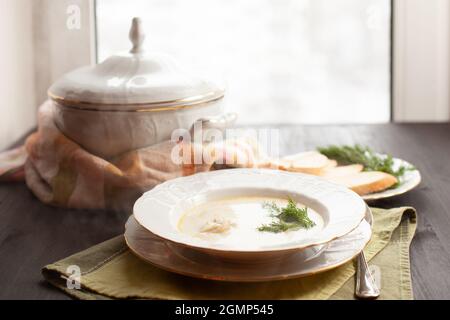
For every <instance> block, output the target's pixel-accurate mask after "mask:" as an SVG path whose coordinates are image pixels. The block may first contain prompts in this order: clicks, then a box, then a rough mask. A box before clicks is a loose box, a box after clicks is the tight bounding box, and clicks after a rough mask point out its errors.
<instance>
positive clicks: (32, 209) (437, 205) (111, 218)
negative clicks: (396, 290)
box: [0, 124, 450, 299]
mask: <svg viewBox="0 0 450 320" xmlns="http://www.w3.org/2000/svg"><path fill="white" fill-rule="evenodd" d="M274 128H279V129H280V139H281V153H282V154H288V153H294V152H298V151H302V150H309V149H313V148H315V147H316V146H318V145H325V144H353V143H361V144H365V145H369V146H371V147H372V148H373V149H375V150H379V151H382V152H387V153H391V154H393V155H395V156H397V157H400V158H403V159H406V160H409V161H411V162H413V163H414V164H415V165H416V166H417V167H418V168H419V169H420V171H421V172H422V177H423V182H422V184H421V185H420V186H419V187H418V188H417V189H415V190H414V191H412V192H410V193H408V194H405V195H403V196H400V197H398V198H395V199H391V200H384V201H379V202H377V203H375V205H376V206H379V207H386V208H389V207H397V206H406V205H407V206H413V207H415V208H416V209H417V211H418V214H419V224H418V230H417V233H416V236H415V238H414V240H413V242H412V245H411V264H412V266H411V267H412V280H413V286H414V294H415V297H416V299H450V276H449V274H450V163H449V161H450V124H388V125H352V126H274ZM127 216H128V214H127V213H115V212H103V211H76V210H67V209H61V208H53V207H49V206H45V205H43V204H42V203H40V202H39V201H38V200H37V199H36V198H35V197H34V196H33V195H32V193H31V192H30V191H29V190H28V189H27V188H26V186H25V184H24V183H1V184H0V299H68V297H67V296H66V295H64V294H63V293H61V292H59V291H58V290H56V289H54V288H52V287H50V286H49V285H48V284H46V283H45V282H44V281H43V280H42V276H41V273H40V270H41V268H42V267H43V266H44V265H46V264H48V263H52V262H54V261H56V260H59V259H61V258H64V257H66V256H68V255H71V254H73V253H76V252H78V251H80V250H83V249H86V248H88V247H90V246H92V245H94V244H96V243H99V242H101V241H104V240H107V239H109V238H111V237H114V236H116V235H119V234H120V233H122V232H123V225H124V222H125V220H126V218H127Z"/></svg>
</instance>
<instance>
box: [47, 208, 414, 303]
mask: <svg viewBox="0 0 450 320" xmlns="http://www.w3.org/2000/svg"><path fill="white" fill-rule="evenodd" d="M372 210H373V215H374V226H373V235H372V239H371V240H370V242H369V244H368V245H367V247H366V248H365V250H364V252H365V253H366V257H367V259H368V260H370V263H369V264H370V265H372V266H375V267H377V268H378V270H380V271H381V296H380V299H413V292H412V287H411V275H410V263H409V245H410V243H411V240H412V238H413V236H414V232H415V230H416V212H415V210H414V209H413V208H410V207H402V208H394V209H389V210H385V209H377V208H373V209H372ZM73 265H76V266H78V267H79V268H80V270H81V277H80V282H81V289H69V288H67V278H68V277H69V276H70V274H71V271H70V269H69V270H68V267H69V266H73ZM354 274H355V264H354V262H353V261H350V262H348V263H346V264H344V265H342V266H340V267H338V268H336V269H333V270H331V271H327V272H324V273H320V274H316V275H313V276H310V277H305V278H299V279H291V280H283V281H272V282H259V283H227V282H216V281H210V280H199V279H194V278H189V277H185V276H181V275H177V274H173V273H170V272H167V271H163V270H161V269H159V268H157V267H154V266H152V265H149V264H147V263H146V262H144V261H142V260H140V259H139V258H137V257H136V256H134V255H133V254H132V253H131V252H130V250H128V249H127V247H126V245H125V242H124V239H123V236H119V237H116V238H113V239H111V240H108V241H106V242H103V243H100V244H98V245H96V246H94V247H91V248H89V249H87V250H85V251H82V252H80V253H77V254H75V255H72V256H70V257H68V258H65V259H63V260H60V261H58V262H56V263H54V264H50V265H47V266H46V267H44V268H43V275H44V277H45V278H46V279H47V280H48V281H49V282H50V283H52V284H53V285H55V286H56V287H58V288H60V289H61V290H63V291H65V292H66V293H68V294H69V295H71V296H73V297H76V298H79V299H124V298H133V299H330V298H331V299H354V286H355V280H354V278H355V277H354Z"/></svg>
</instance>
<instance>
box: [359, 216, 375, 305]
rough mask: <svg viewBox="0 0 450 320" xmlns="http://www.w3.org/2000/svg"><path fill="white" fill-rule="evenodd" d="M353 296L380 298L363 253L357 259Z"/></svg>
mask: <svg viewBox="0 0 450 320" xmlns="http://www.w3.org/2000/svg"><path fill="white" fill-rule="evenodd" d="M367 210H368V213H367V214H366V217H365V219H366V221H367V222H368V223H369V224H370V225H371V226H372V224H373V221H372V213H371V212H370V209H369V208H367ZM355 296H356V297H357V298H360V299H376V298H378V297H379V296H380V289H379V288H378V286H377V285H376V283H375V279H374V278H373V276H372V273H371V272H370V269H369V265H368V264H367V260H366V257H365V255H364V251H361V253H360V254H359V255H358V257H357V266H356V288H355Z"/></svg>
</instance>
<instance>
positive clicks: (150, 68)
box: [48, 18, 224, 110]
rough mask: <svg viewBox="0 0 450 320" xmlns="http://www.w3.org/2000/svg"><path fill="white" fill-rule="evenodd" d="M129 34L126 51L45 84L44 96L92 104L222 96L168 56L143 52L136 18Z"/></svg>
mask: <svg viewBox="0 0 450 320" xmlns="http://www.w3.org/2000/svg"><path fill="white" fill-rule="evenodd" d="M129 37H130V40H131V42H132V44H133V47H132V48H131V50H130V51H129V52H127V53H120V54H116V55H113V56H111V57H109V58H107V59H106V60H105V61H104V62H102V63H100V64H98V65H95V66H88V67H82V68H79V69H76V70H74V71H72V72H69V73H67V74H65V75H64V76H62V77H61V78H60V79H58V80H57V81H56V82H55V83H54V84H53V85H52V86H51V87H50V89H49V90H48V95H49V97H50V98H52V99H53V100H55V101H57V102H60V103H62V104H64V105H67V106H73V107H79V108H85V109H94V110H138V109H148V108H161V107H171V106H189V105H194V104H199V103H204V102H208V101H212V100H216V99H220V98H222V97H223V95H224V90H223V88H221V87H219V86H218V85H216V84H214V83H212V82H210V81H207V80H205V79H201V78H199V77H195V76H193V75H191V74H189V73H187V72H185V71H183V70H182V69H181V68H179V67H178V65H177V64H176V63H175V61H174V60H172V59H171V58H170V57H168V56H165V55H161V54H146V53H145V52H144V49H143V47H142V44H143V42H144V38H145V34H144V32H143V30H142V23H141V20H140V19H139V18H133V21H132V25H131V29H130V34H129Z"/></svg>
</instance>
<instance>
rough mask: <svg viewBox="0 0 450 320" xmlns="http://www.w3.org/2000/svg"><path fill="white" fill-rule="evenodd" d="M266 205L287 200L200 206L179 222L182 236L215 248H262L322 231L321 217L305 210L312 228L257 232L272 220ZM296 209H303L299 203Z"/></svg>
mask: <svg viewBox="0 0 450 320" xmlns="http://www.w3.org/2000/svg"><path fill="white" fill-rule="evenodd" d="M267 204H275V205H276V206H278V207H280V208H282V207H286V206H287V204H288V200H286V199H281V198H271V197H236V198H229V199H222V200H216V201H210V202H206V203H202V204H200V205H198V206H195V207H193V208H190V209H189V210H187V211H186V212H185V213H184V214H183V215H182V216H181V218H180V220H179V222H178V229H179V231H180V232H182V233H184V234H188V235H190V236H192V237H198V238H201V239H204V240H207V241H209V242H212V243H214V244H215V245H216V246H226V247H236V248H247V249H249V248H262V247H270V246H273V245H277V244H281V243H287V242H291V241H297V240H301V239H303V238H306V237H310V236H311V235H312V234H314V233H316V232H317V231H319V230H321V229H322V228H323V225H324V222H323V219H322V217H321V216H320V214H318V213H317V212H315V211H314V210H312V209H311V208H308V211H307V212H308V217H309V219H310V220H312V221H313V222H314V224H315V225H314V226H313V227H311V228H308V229H305V228H299V229H296V230H288V231H283V232H279V233H273V232H263V231H260V230H258V228H259V227H261V226H262V225H269V224H270V223H271V222H273V221H274V217H273V216H271V212H270V210H268V209H267ZM297 206H298V207H301V208H304V207H305V206H304V205H302V204H298V203H297Z"/></svg>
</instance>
